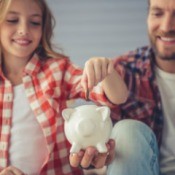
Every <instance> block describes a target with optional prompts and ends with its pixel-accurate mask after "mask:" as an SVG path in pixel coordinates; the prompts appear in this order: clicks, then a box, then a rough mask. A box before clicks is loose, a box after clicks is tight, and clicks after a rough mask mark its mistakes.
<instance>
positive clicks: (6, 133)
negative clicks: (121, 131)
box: [0, 55, 110, 175]
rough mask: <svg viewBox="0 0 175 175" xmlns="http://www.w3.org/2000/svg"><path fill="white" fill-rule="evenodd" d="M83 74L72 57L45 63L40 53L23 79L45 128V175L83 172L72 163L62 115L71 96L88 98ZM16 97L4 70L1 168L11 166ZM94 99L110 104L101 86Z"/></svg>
mask: <svg viewBox="0 0 175 175" xmlns="http://www.w3.org/2000/svg"><path fill="white" fill-rule="evenodd" d="M81 75H82V70H81V69H79V68H77V67H75V66H74V65H73V64H71V63H70V61H69V60H68V59H52V58H51V59H48V60H47V61H45V62H44V61H41V60H39V59H38V57H37V56H36V55H35V56H34V57H33V58H32V59H31V60H30V62H29V63H28V64H27V65H26V67H25V69H24V72H23V79H22V80H23V84H24V87H25V93H26V96H27V98H28V100H29V102H30V107H31V109H32V111H33V113H34V115H35V117H36V119H37V121H38V122H39V124H40V126H41V128H42V131H43V133H44V137H45V139H46V142H47V148H48V152H49V154H48V157H47V162H46V163H45V164H44V165H43V167H42V169H41V173H40V174H41V175H63V174H64V175H80V174H82V171H81V170H80V169H78V168H72V167H71V166H70V164H69V159H68V157H69V148H70V144H69V143H68V142H67V140H66V138H65V135H64V121H63V118H62V115H61V111H62V110H63V109H64V108H66V101H67V100H68V99H74V98H85V94H84V92H83V90H82V87H81V85H80V80H81ZM13 96H14V94H13V86H12V84H11V83H10V82H9V81H8V80H7V79H6V78H5V77H4V75H3V73H2V70H0V170H2V169H3V168H5V167H7V166H9V155H8V154H9V152H8V151H9V138H10V130H11V123H12V108H13ZM90 98H91V99H92V100H93V101H95V102H97V101H98V102H99V103H100V104H106V103H108V102H107V99H106V98H105V95H104V93H103V91H102V88H100V86H97V87H96V88H94V91H93V92H92V93H90ZM108 105H110V104H109V103H108ZM24 146H27V145H24ZM41 146H42V145H41ZM33 158H35V157H33ZM26 161H27V160H26Z"/></svg>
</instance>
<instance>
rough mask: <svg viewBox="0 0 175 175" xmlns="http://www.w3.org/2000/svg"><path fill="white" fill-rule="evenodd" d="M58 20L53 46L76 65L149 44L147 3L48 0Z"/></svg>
mask: <svg viewBox="0 0 175 175" xmlns="http://www.w3.org/2000/svg"><path fill="white" fill-rule="evenodd" d="M47 2H48V4H49V5H50V7H51V9H52V11H53V14H54V16H55V18H56V23H57V25H56V28H55V30H54V33H55V36H54V43H56V45H57V46H59V47H61V48H63V50H64V52H65V54H67V55H68V56H70V58H71V60H73V62H75V63H76V64H78V65H80V66H83V65H84V62H85V61H86V60H87V59H88V58H89V57H92V56H105V57H115V56H117V55H119V54H121V53H123V52H126V51H128V50H131V49H135V48H136V47H138V46H141V45H145V44H147V43H148V40H147V27H146V15H147V0H47Z"/></svg>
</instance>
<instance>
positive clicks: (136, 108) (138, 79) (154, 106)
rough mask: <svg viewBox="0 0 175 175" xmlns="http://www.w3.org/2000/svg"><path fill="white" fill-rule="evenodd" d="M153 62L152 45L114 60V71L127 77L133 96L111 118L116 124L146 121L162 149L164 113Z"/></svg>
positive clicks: (115, 109)
mask: <svg viewBox="0 0 175 175" xmlns="http://www.w3.org/2000/svg"><path fill="white" fill-rule="evenodd" d="M154 60H155V59H154V53H153V51H152V48H150V47H149V46H146V47H142V48H138V49H137V50H135V51H131V52H128V53H127V54H125V55H122V56H120V57H117V58H116V59H114V63H115V68H116V70H117V71H118V72H120V74H121V76H122V77H123V78H124V80H125V82H126V84H127V86H128V89H129V92H130V94H129V98H128V100H127V101H126V103H124V104H122V105H119V106H116V107H114V108H113V109H112V119H113V121H114V122H117V121H119V120H121V119H128V118H130V119H136V120H140V121H142V122H144V123H145V124H147V125H148V126H149V127H150V128H151V129H152V130H153V131H154V133H155V135H156V137H157V141H158V144H159V146H160V143H161V137H162V127H163V112H162V104H161V98H160V92H159V89H158V86H157V82H156V79H155V62H154Z"/></svg>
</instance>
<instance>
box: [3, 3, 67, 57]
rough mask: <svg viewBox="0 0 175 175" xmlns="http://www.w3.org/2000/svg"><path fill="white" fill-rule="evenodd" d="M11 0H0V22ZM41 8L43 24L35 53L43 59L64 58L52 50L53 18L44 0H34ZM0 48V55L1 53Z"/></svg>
mask: <svg viewBox="0 0 175 175" xmlns="http://www.w3.org/2000/svg"><path fill="white" fill-rule="evenodd" d="M12 1H13V0H0V24H1V23H2V22H3V20H4V19H5V16H6V13H7V11H8V8H9V6H10V4H11V2H12ZM34 1H35V2H36V3H37V4H38V5H39V7H40V8H41V11H42V15H43V19H42V20H43V25H42V37H41V41H40V44H39V46H38V48H37V49H36V53H37V54H38V55H39V57H40V59H42V60H45V59H49V58H52V57H57V58H65V57H66V56H64V55H63V54H61V53H58V52H56V51H54V50H53V45H52V43H51V38H52V36H53V28H54V27H55V19H54V17H53V15H52V12H51V10H50V9H49V7H48V5H47V3H46V1H45V0H34ZM1 52H2V51H1V48H0V55H2V53H1Z"/></svg>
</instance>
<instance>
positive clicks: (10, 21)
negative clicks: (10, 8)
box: [7, 19, 18, 23]
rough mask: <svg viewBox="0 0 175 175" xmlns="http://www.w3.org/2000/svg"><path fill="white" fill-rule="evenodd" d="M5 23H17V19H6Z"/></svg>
mask: <svg viewBox="0 0 175 175" xmlns="http://www.w3.org/2000/svg"><path fill="white" fill-rule="evenodd" d="M7 22H9V23H17V22H18V20H17V19H7Z"/></svg>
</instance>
